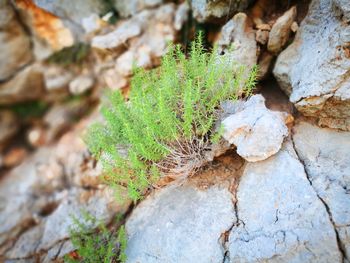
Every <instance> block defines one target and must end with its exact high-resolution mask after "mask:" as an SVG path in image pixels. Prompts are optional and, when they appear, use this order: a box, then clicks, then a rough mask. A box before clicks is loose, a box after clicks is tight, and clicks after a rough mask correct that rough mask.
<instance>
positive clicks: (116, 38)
mask: <svg viewBox="0 0 350 263" xmlns="http://www.w3.org/2000/svg"><path fill="white" fill-rule="evenodd" d="M141 31H142V27H141V25H140V24H139V22H138V21H137V20H136V19H132V20H128V21H125V22H123V23H122V24H121V25H119V26H118V27H117V29H116V30H114V31H112V32H110V33H108V34H106V35H101V36H95V37H94V38H93V39H92V41H91V46H92V47H94V48H98V49H102V50H104V49H118V48H120V47H122V46H123V45H124V44H126V41H127V40H129V39H130V38H132V37H136V36H138V35H139V34H141Z"/></svg>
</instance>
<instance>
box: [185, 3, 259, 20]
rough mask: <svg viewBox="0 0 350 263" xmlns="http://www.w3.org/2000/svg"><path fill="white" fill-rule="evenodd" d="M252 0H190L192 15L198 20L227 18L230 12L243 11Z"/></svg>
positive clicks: (230, 14)
mask: <svg viewBox="0 0 350 263" xmlns="http://www.w3.org/2000/svg"><path fill="white" fill-rule="evenodd" d="M251 2H252V1H249V0H233V1H230V0H209V1H207V0H191V5H192V10H193V16H194V18H195V19H196V20H197V21H198V22H201V23H202V22H208V21H215V20H218V19H220V18H222V19H225V18H226V19H227V18H229V17H231V16H232V14H234V13H237V12H240V11H244V10H245V9H246V8H247V7H248V5H249V4H250V3H251Z"/></svg>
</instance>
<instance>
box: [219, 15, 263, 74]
mask: <svg viewBox="0 0 350 263" xmlns="http://www.w3.org/2000/svg"><path fill="white" fill-rule="evenodd" d="M217 44H218V51H219V52H220V53H221V54H225V55H226V54H227V55H229V56H231V57H232V59H234V60H235V61H237V62H238V63H239V64H241V65H245V66H247V68H249V69H250V68H251V67H252V66H254V65H255V64H256V63H257V44H256V40H255V32H254V30H253V29H252V27H251V26H250V25H249V23H248V17H247V15H246V14H243V13H238V14H236V15H235V16H234V17H233V18H232V19H231V20H230V21H229V22H227V23H226V24H225V25H224V26H223V28H222V30H221V36H220V38H219V40H218V42H217ZM232 45H233V50H230V48H231V46H232Z"/></svg>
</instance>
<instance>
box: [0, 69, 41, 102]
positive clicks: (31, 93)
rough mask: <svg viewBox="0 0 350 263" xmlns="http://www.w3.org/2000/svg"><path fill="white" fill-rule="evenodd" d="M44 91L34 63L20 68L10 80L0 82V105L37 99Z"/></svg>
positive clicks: (38, 70)
mask: <svg viewBox="0 0 350 263" xmlns="http://www.w3.org/2000/svg"><path fill="white" fill-rule="evenodd" d="M43 93H44V81H43V75H42V73H41V70H40V69H39V68H38V67H37V65H36V64H33V65H31V66H28V67H26V68H24V69H23V70H21V71H20V72H19V73H18V74H17V75H16V76H15V77H13V78H12V79H11V80H9V81H7V82H5V83H0V105H1V104H2V105H8V104H13V103H17V102H23V101H28V100H34V99H38V98H40V97H41V96H42V94H43Z"/></svg>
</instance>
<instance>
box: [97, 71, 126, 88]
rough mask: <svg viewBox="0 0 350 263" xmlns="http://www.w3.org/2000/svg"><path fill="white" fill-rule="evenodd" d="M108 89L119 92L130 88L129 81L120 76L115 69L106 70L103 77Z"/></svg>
mask: <svg viewBox="0 0 350 263" xmlns="http://www.w3.org/2000/svg"><path fill="white" fill-rule="evenodd" d="M102 77H103V80H104V81H105V83H106V85H107V87H108V88H109V89H111V90H118V89H122V88H125V87H127V86H128V84H129V81H128V79H127V78H126V77H124V76H122V75H120V74H119V73H118V72H117V71H116V70H115V69H109V70H106V71H105V72H104V73H103V75H102Z"/></svg>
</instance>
